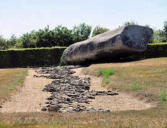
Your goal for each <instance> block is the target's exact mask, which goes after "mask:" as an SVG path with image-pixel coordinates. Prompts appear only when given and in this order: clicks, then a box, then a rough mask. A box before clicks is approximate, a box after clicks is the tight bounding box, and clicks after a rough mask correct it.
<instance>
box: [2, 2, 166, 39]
mask: <svg viewBox="0 0 167 128" xmlns="http://www.w3.org/2000/svg"><path fill="white" fill-rule="evenodd" d="M165 20H166V21H167V0H1V1H0V35H2V36H4V37H5V38H8V37H10V36H11V35H12V34H15V35H17V36H20V35H21V34H23V33H26V32H30V31H31V30H38V29H40V28H44V27H45V26H47V25H49V26H50V28H54V27H55V26H57V25H63V26H67V27H69V28H71V27H72V26H74V25H77V24H80V23H82V22H85V23H87V24H90V25H92V26H96V25H101V26H103V27H107V28H110V29H114V28H116V27H118V26H120V25H122V24H123V23H124V22H126V21H135V22H137V23H138V24H141V25H150V26H151V27H153V28H155V29H161V28H162V27H163V23H164V21H165Z"/></svg>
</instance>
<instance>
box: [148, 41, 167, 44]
mask: <svg viewBox="0 0 167 128" xmlns="http://www.w3.org/2000/svg"><path fill="white" fill-rule="evenodd" d="M148 45H167V42H161V43H149V44H148Z"/></svg>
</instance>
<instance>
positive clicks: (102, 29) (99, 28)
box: [92, 26, 109, 36]
mask: <svg viewBox="0 0 167 128" xmlns="http://www.w3.org/2000/svg"><path fill="white" fill-rule="evenodd" d="M107 31H109V29H108V28H103V27H100V26H96V27H95V28H94V30H93V34H92V36H96V35H98V34H102V33H104V32H107Z"/></svg>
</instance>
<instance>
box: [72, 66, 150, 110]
mask: <svg viewBox="0 0 167 128" xmlns="http://www.w3.org/2000/svg"><path fill="white" fill-rule="evenodd" d="M75 71H76V73H75V74H74V75H77V76H80V77H88V76H87V75H83V73H82V68H78V69H75ZM89 77H90V78H91V87H90V89H91V90H96V91H105V90H107V89H106V88H104V87H102V86H101V83H102V78H100V77H95V76H89ZM84 105H85V106H87V107H93V108H103V109H109V110H110V111H125V110H144V109H148V108H151V107H153V105H151V104H148V103H145V102H144V101H141V100H138V99H136V98H134V97H132V96H131V95H128V94H126V93H122V92H119V95H115V96H96V98H95V100H92V102H90V104H88V105H87V104H84Z"/></svg>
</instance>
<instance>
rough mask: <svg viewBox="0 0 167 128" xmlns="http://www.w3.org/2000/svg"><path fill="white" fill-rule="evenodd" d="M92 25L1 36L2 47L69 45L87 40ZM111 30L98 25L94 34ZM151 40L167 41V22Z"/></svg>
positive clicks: (156, 41) (0, 45)
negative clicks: (5, 37) (19, 35)
mask: <svg viewBox="0 0 167 128" xmlns="http://www.w3.org/2000/svg"><path fill="white" fill-rule="evenodd" d="M135 24H136V23H135V22H126V23H125V24H124V25H125V26H126V25H135ZM91 30H92V27H91V26H90V25H87V24H85V23H82V24H79V25H77V26H74V27H73V28H72V29H68V28H67V27H64V26H57V27H55V28H54V29H50V28H49V26H47V27H45V28H44V29H39V30H37V31H35V30H33V31H31V32H29V33H26V34H23V35H22V36H21V37H16V36H15V35H12V36H11V37H10V39H4V38H3V37H2V36H0V49H9V48H37V47H53V46H69V45H71V44H73V43H75V42H79V41H83V40H86V39H88V38H89V37H90V35H91ZM107 31H109V29H108V28H104V27H101V26H96V27H95V28H94V29H93V32H92V36H96V35H98V34H101V33H104V32H107ZM151 42H155V43H159V42H167V22H165V24H164V28H163V30H154V36H153V38H152V40H151Z"/></svg>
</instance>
